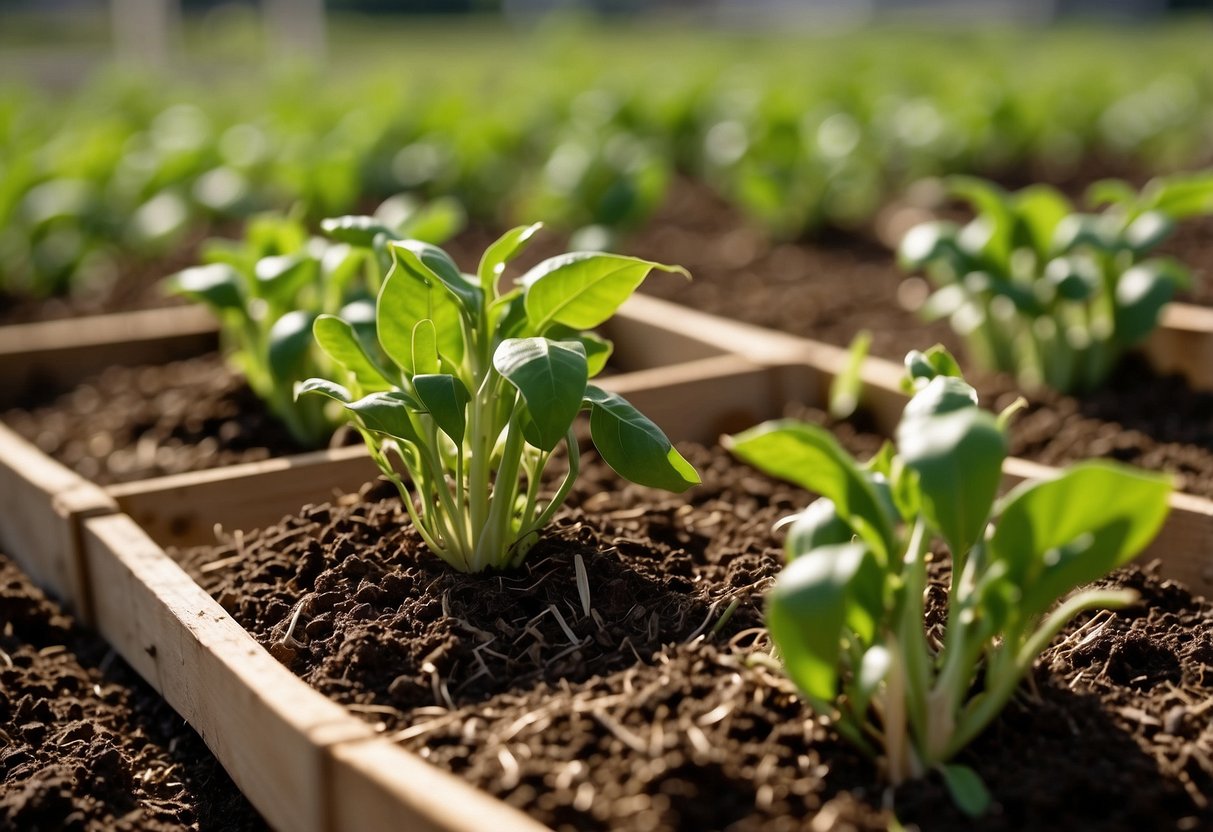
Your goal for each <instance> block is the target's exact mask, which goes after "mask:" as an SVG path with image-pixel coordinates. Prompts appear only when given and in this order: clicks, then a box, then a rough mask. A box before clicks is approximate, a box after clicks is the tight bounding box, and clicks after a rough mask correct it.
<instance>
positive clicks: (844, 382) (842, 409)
mask: <svg viewBox="0 0 1213 832" xmlns="http://www.w3.org/2000/svg"><path fill="white" fill-rule="evenodd" d="M871 346H872V333H871V332H869V331H868V330H866V329H864V330H860V331H859V332H858V333H856V334H855V337H854V338H852V339H851V346H850V347H849V348H848V349H847V363H846V366H845V367H843V369H842V372H840V373H839V374H838V375H836V376H834V380H833V381H832V382H830V416H832V417H833V418H835V419H846V418H849V417H850V416H851V415H852V414H854V413H855V410H856V408H858V407H859V396H860V394H861V393H862V392H863V360H864V359H865V358H867V357H868V349H869V348H870V347H871Z"/></svg>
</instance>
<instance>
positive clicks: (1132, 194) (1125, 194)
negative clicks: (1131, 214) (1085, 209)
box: [1083, 179, 1137, 208]
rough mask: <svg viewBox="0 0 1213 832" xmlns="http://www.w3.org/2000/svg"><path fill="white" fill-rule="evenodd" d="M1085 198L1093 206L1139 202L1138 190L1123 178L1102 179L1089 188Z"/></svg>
mask: <svg viewBox="0 0 1213 832" xmlns="http://www.w3.org/2000/svg"><path fill="white" fill-rule="evenodd" d="M1083 199H1085V200H1086V202H1087V204H1088V205H1090V206H1091V207H1093V208H1098V207H1099V206H1101V205H1122V206H1123V205H1132V204H1133V203H1135V202H1137V191H1135V190H1133V186H1131V185H1130V184H1129V183H1128V182H1125V181H1124V180H1123V179H1101V180H1099V181H1098V182H1093V183H1092V184H1091V186H1090V187H1089V188H1087V192H1086V194H1084V195H1083Z"/></svg>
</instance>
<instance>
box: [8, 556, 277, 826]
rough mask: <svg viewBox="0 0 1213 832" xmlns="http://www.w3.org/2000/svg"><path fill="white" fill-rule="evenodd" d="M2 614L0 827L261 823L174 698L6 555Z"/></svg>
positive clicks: (262, 824) (237, 824)
mask: <svg viewBox="0 0 1213 832" xmlns="http://www.w3.org/2000/svg"><path fill="white" fill-rule="evenodd" d="M0 622H2V623H0V628H2V630H0V828H4V829H14V830H16V829H29V830H34V829H46V830H51V829H54V830H99V829H115V830H131V832H135V830H139V832H143V830H152V831H153V832H160V830H164V831H165V832H167V830H182V829H198V830H207V829H211V830H216V832H218V830H260V829H266V828H267V827H266V825H265V823H264V822H263V821H262V820H261V819H260V817H259V816H258V815H257V813H256V812H255V811H254V810H253V808H252V807H251V806H250V805H249V804H248V802H247V801H246V800H245V799H244V797H243V796H242V795H241V794H240V792H239V791H238V790H237V789H236V787H235V786H234V785H233V784H232V782H231V780H229V779H228V776H227V774H226V773H225V772H224V771H223V769H222V768H221V767H220V766H219V764H218V762H216V760H215V759H214V758H213V757H212V756H211V754H210V752H209V751H208V750H207V749H206V746H205V745H203V743H202V740H201V739H199V738H198V735H197V734H195V733H194V732H193V731H192V730H191V729H190V727H189V726H188V725H186V724H185V723H184V722H183V721H182V720H181V718H180V717H179V716H177V714H176V713H174V712H173V710H172V708H170V707H169V706H168V705H167V704H165V702H164V700H162V699H161V698H160V697H159V695H157V694H156V692H155V691H153V690H152V689H151V688H150V687H148V686H147V685H146V684H145V683H144V682H143V681H142V680H140V679H139V678H138V677H137V676H136V675H135V673H134V672H133V671H132V670H131V669H130V668H129V667H128V666H127V665H126V664H125V663H124V662H123V661H122V660H121V659H119V658H118V657H117V656H116V655H114V654H113V653H112V652H110V650H109V648H108V647H107V645H106V644H105V643H104V642H103V641H102V640H101V639H99V638H98V637H96V636H94V635H92V634H90V633H88V632H85V631H84V630H82V629H81V628H80V627H78V626H77V625H76V624H75V622H74V621H73V620H72V618H71V617H70V616H68V615H67V614H65V613H64V612H63V610H62V609H61V608H60V607H59V606H58V605H57V604H56V603H54V602H53V601H51V600H49V599H48V598H46V597H45V596H44V595H43V594H42V592H41V591H40V590H38V589H37V588H36V587H34V586H33V585H32V584H31V583H30V582H29V580H28V579H27V578H26V577H25V576H24V575H23V574H22V573H21V572H20V570H18V569H17V567H16V566H15V565H14V564H13V563H12V562H11V561H10V560H8V558H6V557H5V556H3V555H0Z"/></svg>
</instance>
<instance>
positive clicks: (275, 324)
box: [166, 198, 463, 447]
mask: <svg viewBox="0 0 1213 832" xmlns="http://www.w3.org/2000/svg"><path fill="white" fill-rule="evenodd" d="M462 223H463V213H462V211H461V209H460V208H459V206H458V204H457V203H454V202H453V201H450V200H436V201H435V202H433V203H431V204H430V205H427V206H424V207H420V206H417V205H416V204H413V203H411V202H408V201H406V200H402V199H401V198H393V199H391V200H388V201H387V202H385V203H384V204H383V205H382V206H380V208H379V210H378V211H377V212H376V215H375V216H374V217H338V218H335V219H329V220H325V221H324V222H323V223H321V226H322V228H323V229H324V231H325V232H326V233H327V234H328V235H329V239H324V238H320V237H313V236H310V235H309V234H308V231H307V228H306V226H305V224H304V223H303V222H302V220H301V219H300V218H299V217H298V216H280V215H275V214H264V215H260V216H257V217H254V218H253V219H252V220H251V221H250V222H249V224H248V226H247V227H246V229H245V235H244V239H243V240H241V241H239V242H235V241H231V240H224V239H214V240H210V241H209V242H208V244H207V245H206V246H204V259H205V260H206V261H207V263H206V264H205V265H201V266H194V267H192V268H188V269H185V270H184V271H181V272H178V273H177V274H175V275H173V276H171V277H169V278H168V279H167V281H166V285H167V287H168V290H169V291H170V292H174V293H176V294H181V295H185V296H186V297H189V298H191V299H192V300H194V301H196V302H198V303H201V304H203V305H205V306H207V307H208V308H210V310H211V311H212V312H214V313H215V316H216V317H217V318H218V319H219V322H220V326H221V335H222V340H223V344H224V351H225V353H226V355H227V358H228V361H229V362H230V363H231V364H232V365H233V366H234V367H235V368H236V369H237V370H238V371H239V372H241V373H242V374H243V375H244V377H245V378H246V379H247V381H248V384H249V386H250V387H251V388H252V389H253V391H254V392H255V393H256V394H257V395H258V396H259V397H260V398H261V399H263V400H264V401H265V403H266V405H267V406H268V407H269V409H270V410H271V412H272V413H273V414H274V415H275V416H276V417H277V418H278V419H279V420H280V421H281V422H282V423H283V424H284V425H285V426H286V427H287V429H288V430H289V431H290V433H291V435H292V436H293V437H294V438H295V439H296V441H298V442H299V443H301V444H303V445H305V446H308V447H319V446H321V445H323V444H324V442H325V441H326V440H327V439H328V438H329V436H330V435H331V434H332V432H333V429H334V428H335V427H336V425H337V420H336V419H335V418H334V415H333V414H332V413H331V412H329V410H328V409H327V408H326V407H325V406H324V403H323V402H322V401H321V400H319V399H315V398H309V399H306V400H304V401H296V399H295V392H294V388H295V383H296V382H298V381H302V380H303V379H306V378H310V377H312V376H315V375H318V374H323V373H328V372H330V371H331V370H332V369H333V364H332V361H336V362H338V363H339V364H340V365H341V366H345V367H350V368H352V369H351V371H352V372H354V373H355V374H356V376H357V382H358V384H359V385H360V386H361V387H362V388H363V389H367V390H386V389H388V387H389V385H388V384H387V383H386V382H383V381H382V377H381V375H380V372H379V370H378V369H377V368H376V367H375V364H374V362H373V361H371V360H370V359H369V358H367V357H366V356H365V354H364V353H363V352H362V351H361V349H359V348H358V343H359V341H360V339H367V340H369V339H371V338H372V337H373V331H372V327H371V326H370V318H369V315H368V310H372V309H373V300H372V299H373V297H374V295H373V293H374V292H375V291H377V290H378V288H379V284H380V282H381V278H380V274H381V269H380V265H379V262H378V258H377V256H376V250H378V251H385V250H386V249H385V246H386V244H387V241H389V240H392V239H404V238H405V237H416V236H420V235H422V234H429V235H432V236H431V237H429V239H433V240H434V241H435V242H444V241H445V239H446V238H447V237H448V236H450V235H451V234H453V233H455V232H456V231H458V230H459V229H460V228H461V227H462ZM339 312H343V313H344V314H345V315H346V316H347V317H348V318H350V319H351V320H350V322H346V321H343V320H341V319H339V318H335V317H329V316H331V315H333V314H335V313H339ZM313 325H314V326H313ZM313 328H314V333H315V334H314V336H313ZM330 355H331V356H333V358H332V360H331V361H330V359H329V356H330ZM377 380H378V383H377Z"/></svg>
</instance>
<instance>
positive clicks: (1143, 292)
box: [1115, 258, 1188, 346]
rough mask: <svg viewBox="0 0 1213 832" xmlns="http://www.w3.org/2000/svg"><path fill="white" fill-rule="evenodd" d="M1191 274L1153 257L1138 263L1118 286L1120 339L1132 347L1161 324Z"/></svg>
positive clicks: (1165, 260) (1166, 261) (1176, 264)
mask: <svg viewBox="0 0 1213 832" xmlns="http://www.w3.org/2000/svg"><path fill="white" fill-rule="evenodd" d="M1187 282H1188V277H1187V272H1186V271H1185V270H1184V268H1183V266H1181V265H1179V264H1178V263H1176V262H1175V261H1173V260H1169V259H1164V258H1153V259H1150V260H1146V261H1144V262H1141V263H1138V264H1137V265H1136V266H1134V267H1133V268H1131V269H1129V270H1128V271H1126V272H1125V273H1124V274H1122V275H1121V276H1120V280H1119V281H1117V283H1116V311H1115V318H1116V338H1117V340H1119V341H1120V343H1121V344H1123V345H1125V346H1128V345H1131V344H1135V343H1137V342H1138V341H1140V340H1141V339H1142V338H1145V337H1146V336H1147V335H1149V334H1150V333H1151V332H1153V331H1154V328H1155V327H1156V326H1157V325H1158V317H1159V315H1160V314H1162V308H1163V307H1164V306H1166V305H1167V304H1168V303H1170V301H1171V298H1173V297H1174V296H1175V290H1176V288H1178V287H1180V286H1184V285H1186V284H1187Z"/></svg>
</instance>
